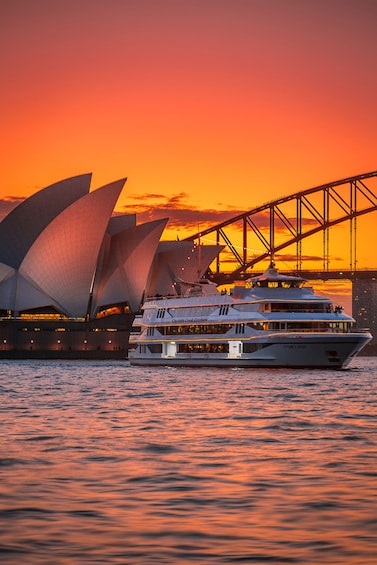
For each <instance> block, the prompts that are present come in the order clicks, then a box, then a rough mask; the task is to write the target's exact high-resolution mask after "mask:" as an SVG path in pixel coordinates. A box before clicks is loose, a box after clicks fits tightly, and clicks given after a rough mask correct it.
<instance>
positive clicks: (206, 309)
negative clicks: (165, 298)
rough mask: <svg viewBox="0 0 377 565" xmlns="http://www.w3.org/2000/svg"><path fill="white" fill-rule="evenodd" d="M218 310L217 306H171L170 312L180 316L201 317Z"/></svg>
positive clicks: (173, 315)
mask: <svg viewBox="0 0 377 565" xmlns="http://www.w3.org/2000/svg"><path fill="white" fill-rule="evenodd" d="M216 310H217V307H216V306H195V307H190V308H187V307H184V306H183V307H181V308H169V314H170V315H171V316H172V317H173V318H174V317H177V318H178V317H179V318H199V317H200V316H210V315H211V314H212V313H213V312H215V311H216Z"/></svg>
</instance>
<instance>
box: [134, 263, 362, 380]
mask: <svg viewBox="0 0 377 565" xmlns="http://www.w3.org/2000/svg"><path fill="white" fill-rule="evenodd" d="M180 282H181V287H182V286H184V285H186V291H185V292H184V293H183V294H182V295H180V296H172V297H157V298H153V299H149V300H147V301H146V302H145V303H144V305H143V314H142V316H141V317H139V318H138V319H136V320H135V322H134V333H132V334H131V337H130V347H131V350H130V353H129V359H130V362H131V364H132V365H171V366H174V365H177V366H207V367H209V366H222V367H224V366H227V367H312V368H329V367H330V368H335V369H340V368H344V367H347V365H348V364H349V363H350V361H351V360H352V358H353V357H355V355H357V354H358V353H359V352H360V351H361V349H362V348H363V347H364V346H365V345H366V344H367V343H368V342H369V341H370V340H371V338H372V336H371V334H370V333H369V331H367V330H359V331H358V330H356V329H355V320H354V319H353V318H351V317H350V316H348V315H346V314H344V313H343V312H342V309H341V308H339V307H334V305H333V303H332V301H331V300H330V299H328V298H324V297H322V296H318V295H315V294H314V292H313V289H312V288H311V287H309V286H305V282H306V281H305V280H304V279H302V278H300V277H293V276H285V275H283V274H280V273H279V272H278V271H277V270H276V269H275V267H274V265H273V264H271V266H270V267H269V268H268V269H267V270H266V271H265V272H264V273H263V274H262V275H260V276H256V277H252V278H250V279H249V280H248V281H247V283H246V285H245V286H235V287H233V288H232V290H231V291H230V292H229V293H228V292H219V291H218V290H217V288H216V285H215V284H213V283H211V282H209V281H208V280H204V279H203V280H200V281H199V282H197V283H183V285H182V281H180Z"/></svg>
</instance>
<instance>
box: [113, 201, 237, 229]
mask: <svg viewBox="0 0 377 565" xmlns="http://www.w3.org/2000/svg"><path fill="white" fill-rule="evenodd" d="M130 198H131V199H132V203H131V204H128V205H127V206H125V207H124V212H126V213H127V214H137V220H138V223H143V222H149V221H152V220H158V219H161V218H169V223H168V227H169V228H183V229H186V230H192V231H197V230H198V225H200V229H204V228H207V227H211V226H212V225H216V224H218V223H220V222H223V221H225V220H228V219H230V218H232V217H233V216H237V215H238V214H242V213H243V211H240V210H236V209H233V208H225V209H218V210H213V209H205V208H199V207H196V206H192V205H190V204H189V203H188V199H189V195H188V194H187V193H185V192H180V193H178V194H174V195H172V196H166V195H163V194H155V193H145V194H142V195H138V196H133V195H131V197H130Z"/></svg>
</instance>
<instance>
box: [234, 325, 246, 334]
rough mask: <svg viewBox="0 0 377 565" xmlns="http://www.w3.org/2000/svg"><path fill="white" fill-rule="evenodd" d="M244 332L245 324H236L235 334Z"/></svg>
mask: <svg viewBox="0 0 377 565" xmlns="http://www.w3.org/2000/svg"><path fill="white" fill-rule="evenodd" d="M244 333H245V324H236V334H244Z"/></svg>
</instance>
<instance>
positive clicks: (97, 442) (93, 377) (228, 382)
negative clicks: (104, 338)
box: [0, 357, 377, 565]
mask: <svg viewBox="0 0 377 565" xmlns="http://www.w3.org/2000/svg"><path fill="white" fill-rule="evenodd" d="M376 380H377V358H362V357H360V358H359V359H357V360H355V361H354V362H353V365H352V366H351V369H349V370H344V371H309V370H295V371H292V370H272V371H271V370H260V369H243V370H229V369H224V370H223V369H205V370H203V369H177V368H144V369H143V368H136V367H130V366H129V364H128V363H127V362H112V363H109V362H86V361H85V362H73V361H72V362H59V361H55V362H53V361H45V362H37V361H33V362H31V361H30V362H28V361H24V362H19V361H8V362H2V363H1V364H0V399H1V404H0V446H1V451H0V562H1V563H2V564H4V565H5V564H6V565H8V564H11V565H13V564H14V565H16V564H17V565H18V564H25V565H28V564H33V565H34V564H38V565H44V564H51V565H72V564H79V565H80V564H96V563H104V564H105V563H108V564H113V563H124V564H135V565H139V564H143V565H149V564H160V563H167V564H176V565H181V564H186V563H200V564H207V563H211V564H222V563H278V564H280V563H281V564H284V563H302V564H306V565H308V564H311V563H321V564H329V563H341V564H351V563H352V564H358V565H361V564H373V565H374V564H375V563H377V465H376V462H377V457H376V454H377V429H376V428H377V410H376V404H377V403H376Z"/></svg>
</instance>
